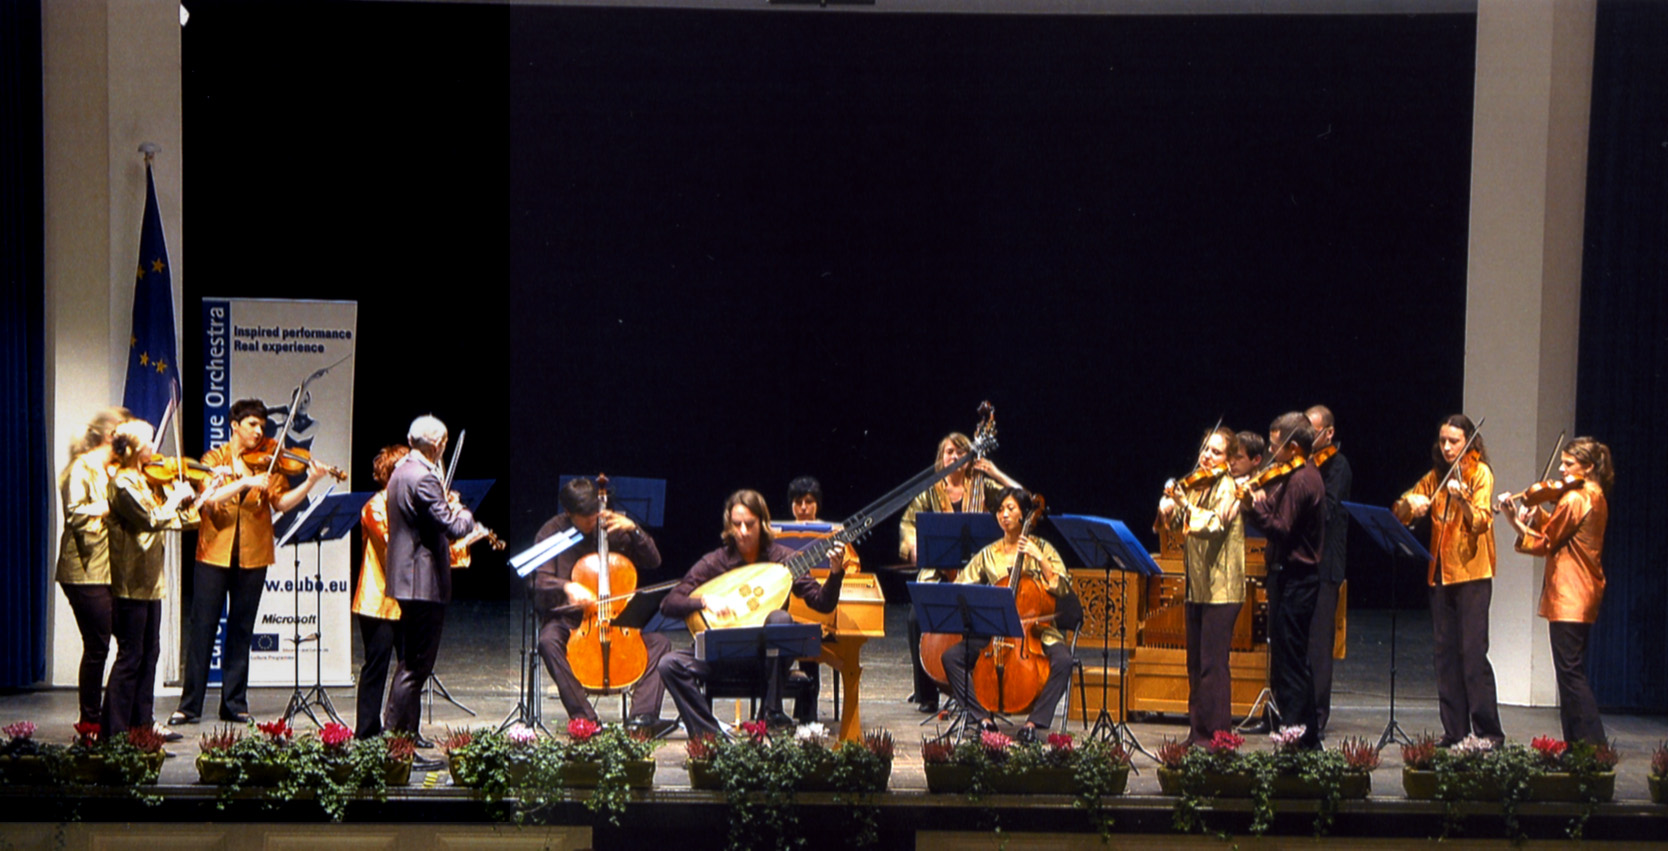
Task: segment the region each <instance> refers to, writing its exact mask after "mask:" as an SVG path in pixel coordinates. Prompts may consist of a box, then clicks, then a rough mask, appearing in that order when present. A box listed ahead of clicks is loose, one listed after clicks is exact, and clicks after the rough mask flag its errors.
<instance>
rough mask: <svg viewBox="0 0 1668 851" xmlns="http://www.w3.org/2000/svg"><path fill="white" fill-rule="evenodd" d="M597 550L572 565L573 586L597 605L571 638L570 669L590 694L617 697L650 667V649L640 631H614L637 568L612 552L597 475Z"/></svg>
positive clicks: (602, 481)
mask: <svg viewBox="0 0 1668 851" xmlns="http://www.w3.org/2000/svg"><path fill="white" fill-rule="evenodd" d="M597 496H598V497H599V498H600V499H601V500H602V507H601V510H599V511H598V512H597V530H596V535H597V551H596V552H594V553H591V554H589V555H587V556H585V557H584V558H581V559H580V560H579V563H578V564H575V565H574V566H573V575H572V576H571V577H570V578H569V579H568V582H569V583H578V584H579V585H583V586H585V587H586V588H587V589H589V590H590V592H591V595H592V596H594V597H596V598H597V600H596V602H595V603H594V604H591V605H587V606H586V607H585V619H584V620H583V621H582V622H581V623H580V624H579V628H578V629H575V630H574V631H573V634H572V635H570V636H569V637H568V666H569V667H571V668H573V676H574V679H577V680H578V681H579V684H580V685H582V686H584V687H585V690H586V691H589V692H595V693H599V694H616V693H618V692H621V691H624V690H625V689H627V688H630V687H631V685H632V684H633V683H635V682H637V681H638V680H639V679H642V677H643V674H645V673H646V672H647V671H648V668H649V653H648V648H647V647H646V646H645V645H644V644H643V635H642V633H641V632H640V631H639V630H636V629H631V628H628V627H622V626H614V624H613V620H614V616H615V615H616V614H617V613H618V611H619V610H620V609H621V608H624V607H625V601H627V600H629V599H630V597H631V592H632V590H634V589H635V588H636V587H637V566H636V565H634V564H632V563H631V559H629V558H626V557H625V556H624V555H621V554H620V553H611V552H609V551H608V524H607V522H605V521H606V518H605V516H604V515H605V514H606V513H607V512H608V477H607V476H602V475H599V476H597Z"/></svg>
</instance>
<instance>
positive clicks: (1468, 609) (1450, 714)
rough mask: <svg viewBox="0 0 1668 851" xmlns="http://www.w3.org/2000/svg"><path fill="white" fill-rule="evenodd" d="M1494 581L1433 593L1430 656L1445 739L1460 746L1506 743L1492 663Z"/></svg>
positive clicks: (1445, 587) (1458, 585) (1435, 589)
mask: <svg viewBox="0 0 1668 851" xmlns="http://www.w3.org/2000/svg"><path fill="white" fill-rule="evenodd" d="M1493 597H1494V580H1492V579H1474V580H1472V581H1470V582H1456V583H1454V584H1452V585H1436V586H1432V587H1431V589H1430V604H1431V634H1432V635H1431V651H1432V660H1431V661H1432V662H1434V663H1435V667H1436V701H1437V707H1438V711H1439V713H1440V715H1441V717H1442V738H1443V739H1444V740H1446V741H1448V742H1450V743H1451V742H1457V741H1459V740H1460V739H1463V738H1465V737H1466V736H1468V735H1471V734H1476V736H1477V737H1478V738H1481V739H1492V740H1494V741H1496V742H1501V741H1505V739H1506V734H1505V732H1504V731H1503V730H1502V729H1501V727H1500V706H1499V704H1498V703H1497V702H1496V698H1495V689H1494V666H1493V665H1490V664H1489V661H1488V607H1489V602H1490V600H1492V599H1493Z"/></svg>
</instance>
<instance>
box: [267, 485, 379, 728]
mask: <svg viewBox="0 0 1668 851" xmlns="http://www.w3.org/2000/svg"><path fill="white" fill-rule="evenodd" d="M335 488H336V486H335V485H331V486H330V488H329V489H327V490H326V491H325V492H324V495H323V496H320V497H318V498H317V499H314V500H312V501H311V502H309V503H308V504H307V509H306V510H305V511H303V512H301V514H300V516H298V517H297V518H296V519H295V521H294V522H292V523H291V524H290V527H289V530H288V531H286V532H285V533H284V536H283V538H282V539H281V540H280V541H279V542H278V544H277V545H278V546H294V547H295V550H294V553H295V572H294V574H293V577H294V578H293V584H292V587H291V589H290V592H291V609H290V613H291V614H292V615H293V616H294V618H293V622H292V624H291V626H292V627H293V631H292V635H291V638H290V641H291V642H292V643H293V644H294V645H295V660H294V669H295V676H294V682H295V688H294V689H293V690H292V691H291V692H290V702H289V705H288V706H286V707H285V709H284V720H285V721H288V720H290V719H292V718H294V717H295V716H296V714H297V713H302V712H305V713H307V717H308V718H309V719H310V720H312V722H313V725H314V726H315V727H323V726H324V725H323V724H320V723H319V718H318V716H317V715H314V714H313V709H312V707H314V706H317V707H319V708H320V709H323V710H324V713H325V714H326V715H328V716H330V720H332V721H335V722H336V723H338V724H340V723H342V716H340V715H338V714H337V713H336V707H335V706H334V705H333V704H331V702H330V693H329V692H328V691H326V690H325V688H324V667H323V666H324V652H323V650H324V648H323V642H322V640H321V638H322V636H323V632H322V630H323V628H324V583H323V582H321V581H319V576H318V575H317V571H320V570H322V565H323V552H322V547H323V546H324V542H325V541H333V540H336V539H337V538H340V537H342V536H343V535H346V534H347V533H348V532H350V531H352V530H353V527H355V526H357V525H359V513H360V511H361V510H362V509H363V508H364V507H365V503H366V502H367V501H369V500H370V498H371V496H372V494H370V493H343V494H332V493H331V491H333V490H335ZM305 543H311V544H313V557H314V566H315V575H314V577H313V581H312V583H311V584H312V586H313V612H314V614H313V617H314V621H313V627H314V629H313V634H312V635H310V636H307V637H305V638H303V637H302V636H301V545H302V544H305ZM309 641H318V642H319V652H317V653H314V654H313V687H312V688H310V689H308V690H307V691H305V692H303V691H302V690H301V645H303V644H305V643H307V642H309Z"/></svg>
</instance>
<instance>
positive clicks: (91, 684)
mask: <svg viewBox="0 0 1668 851" xmlns="http://www.w3.org/2000/svg"><path fill="white" fill-rule="evenodd" d="M58 587H59V588H62V589H64V596H65V597H67V598H68V599H69V604H70V611H72V612H74V613H75V627H76V629H79V630H80V631H81V668H80V671H79V672H78V673H77V675H76V686H77V688H76V694H77V696H78V698H79V702H80V704H81V717H80V720H81V721H82V722H88V723H99V719H100V717H101V716H102V715H103V712H104V709H103V706H102V705H101V703H102V699H103V695H102V692H103V691H104V660H106V659H108V658H110V630H111V629H112V619H113V618H114V606H115V604H114V603H113V602H112V601H111V598H110V586H109V585H59V586H58Z"/></svg>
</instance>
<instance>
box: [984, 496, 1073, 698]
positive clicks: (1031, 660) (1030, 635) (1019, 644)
mask: <svg viewBox="0 0 1668 851" xmlns="http://www.w3.org/2000/svg"><path fill="white" fill-rule="evenodd" d="M1032 501H1033V503H1034V505H1033V506H1032V508H1031V513H1030V514H1027V515H1026V516H1025V522H1024V524H1022V525H1021V527H1020V530H1019V540H1021V541H1022V540H1024V539H1025V536H1027V535H1029V534H1031V527H1032V526H1034V525H1035V524H1036V522H1037V520H1039V519H1041V518H1042V515H1043V512H1044V511H1045V510H1046V505H1045V504H1044V503H1043V498H1042V496H1041V495H1040V494H1039V495H1036V496H1033V497H1032ZM1024 567H1025V553H1024V552H1023V551H1019V550H1017V545H1016V551H1015V553H1014V564H1013V568H1012V569H1010V570H1009V571H1008V587H1009V588H1011V589H1012V590H1013V592H1014V605H1015V606H1016V607H1017V608H1018V609H1019V622H1020V625H1021V626H1022V627H1023V628H1024V630H1025V635H1024V637H1023V638H1004V637H1000V636H999V637H995V638H992V639H991V640H990V643H989V644H988V645H986V646H985V649H984V650H981V651H979V659H978V661H976V662H974V663H973V694H974V696H975V697H977V698H978V699H979V705H981V706H983V707H984V708H986V709H988V710H990V711H992V712H995V713H997V714H999V715H1000V714H1004V713H1008V712H1023V711H1025V710H1026V709H1029V708H1031V704H1032V703H1035V702H1036V700H1037V694H1038V693H1039V692H1041V691H1042V686H1043V682H1044V681H1045V680H1047V679H1048V652H1047V650H1046V649H1044V647H1043V643H1042V638H1041V637H1040V636H1038V635H1037V633H1036V631H1035V626H1036V625H1037V624H1039V623H1045V622H1047V621H1051V620H1053V619H1054V595H1053V594H1050V593H1049V592H1048V589H1047V588H1044V587H1043V586H1042V583H1041V582H1040V581H1038V579H1037V578H1036V577H1034V576H1027V575H1026V574H1025V570H1024Z"/></svg>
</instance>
